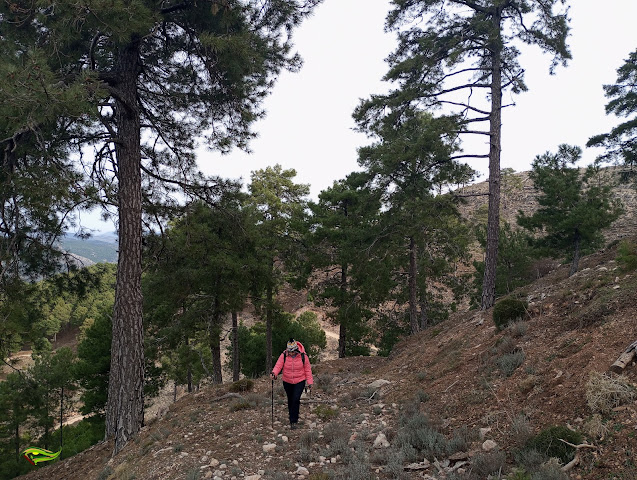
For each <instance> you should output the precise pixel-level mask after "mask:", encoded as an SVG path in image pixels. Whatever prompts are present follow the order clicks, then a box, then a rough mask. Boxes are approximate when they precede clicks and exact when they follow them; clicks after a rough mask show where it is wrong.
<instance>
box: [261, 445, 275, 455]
mask: <svg viewBox="0 0 637 480" xmlns="http://www.w3.org/2000/svg"><path fill="white" fill-rule="evenodd" d="M274 450H276V443H266V444H265V445H263V453H273V452H274Z"/></svg>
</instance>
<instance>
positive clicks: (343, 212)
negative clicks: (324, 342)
mask: <svg viewBox="0 0 637 480" xmlns="http://www.w3.org/2000/svg"><path fill="white" fill-rule="evenodd" d="M309 207H310V210H311V213H312V215H311V216H310V218H309V219H308V222H309V224H310V225H309V229H308V230H309V232H310V234H309V239H308V243H309V245H311V248H309V249H308V263H309V265H310V267H311V268H312V269H314V270H317V271H321V272H324V275H320V276H318V275H317V276H316V277H318V278H317V280H318V281H315V282H313V289H312V291H311V296H312V298H313V299H314V302H315V304H317V305H320V306H326V307H331V308H329V309H328V318H329V319H330V320H332V321H333V322H334V323H335V324H337V325H339V326H340V330H339V356H341V357H342V356H349V355H368V354H369V347H368V346H367V342H368V341H369V337H370V335H371V326H370V324H369V320H370V318H371V317H372V311H371V307H373V306H375V305H376V304H377V303H378V301H379V298H380V297H382V294H379V292H382V291H384V288H386V282H387V281H388V277H387V270H386V269H379V268H378V267H379V266H378V265H376V264H374V263H373V262H370V261H369V255H368V253H367V252H368V249H370V248H371V247H372V245H373V244H374V242H375V240H376V238H377V235H378V222H377V219H378V213H379V209H380V198H379V195H378V193H377V192H373V191H372V190H371V189H370V188H369V186H368V185H367V176H366V175H364V174H361V173H352V174H350V175H348V176H347V177H346V178H345V179H344V180H339V181H336V182H334V184H333V185H332V186H331V187H330V188H327V189H325V190H323V191H322V192H321V193H320V194H319V201H318V203H310V205H309ZM335 265H337V266H338V267H337V268H334V266H335Z"/></svg>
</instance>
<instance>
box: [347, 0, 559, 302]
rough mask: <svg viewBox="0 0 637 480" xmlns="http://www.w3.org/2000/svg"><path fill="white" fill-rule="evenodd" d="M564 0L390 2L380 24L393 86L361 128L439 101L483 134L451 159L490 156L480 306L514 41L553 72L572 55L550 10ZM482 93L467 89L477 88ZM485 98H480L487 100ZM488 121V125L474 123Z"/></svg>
mask: <svg viewBox="0 0 637 480" xmlns="http://www.w3.org/2000/svg"><path fill="white" fill-rule="evenodd" d="M558 3H561V4H564V3H565V2H564V1H563V0H484V1H475V0H450V1H445V0H396V1H394V2H393V4H394V6H395V7H394V9H393V10H392V11H391V12H390V13H389V15H388V17H387V22H386V28H387V29H388V30H393V31H396V32H397V35H398V48H397V49H396V51H395V52H394V53H393V54H392V55H390V56H389V58H388V63H389V65H390V69H389V72H388V73H387V74H386V75H385V77H384V79H385V80H388V81H392V82H396V83H398V88H397V89H396V90H394V91H391V92H390V93H389V94H387V95H384V96H373V97H372V98H371V99H370V100H368V101H365V102H363V103H362V104H361V105H360V106H359V107H358V109H357V112H356V114H355V115H356V118H357V121H358V124H359V126H360V128H361V129H363V130H366V129H368V128H369V126H370V124H373V123H374V122H375V121H376V119H378V118H380V117H383V116H385V115H393V116H395V117H396V118H399V117H400V114H401V112H402V111H403V110H404V109H405V108H407V107H409V108H412V109H414V108H421V109H431V108H440V107H444V108H446V109H448V110H450V111H452V112H453V113H454V114H455V115H456V121H457V129H456V130H457V134H458V135H463V136H464V135H465V134H474V135H480V136H485V137H488V139H489V152H488V154H482V153H480V152H470V153H467V154H461V155H456V158H469V157H473V158H488V159H489V218H488V229H487V247H486V268H485V276H484V281H483V291H482V301H481V307H482V309H487V308H489V307H491V306H493V303H494V299H495V273H496V272H495V268H496V259H497V245H498V229H499V210H500V204H499V202H500V150H501V123H502V122H501V110H502V108H503V105H502V95H503V93H504V92H505V91H510V92H512V93H519V92H521V91H524V90H526V85H525V84H524V70H523V69H522V68H521V67H520V65H519V63H518V57H519V55H520V50H519V49H518V47H517V46H516V44H519V43H526V44H533V45H537V46H539V47H540V48H541V49H542V50H543V51H545V52H547V53H549V54H551V55H553V63H552V64H551V72H552V71H553V69H554V67H555V66H557V64H558V63H560V62H566V60H567V59H569V58H570V53H569V51H568V49H567V46H566V43H565V41H566V36H567V34H568V18H567V15H566V13H561V12H555V7H556V5H557V4H558ZM480 91H482V92H485V95H483V96H478V95H473V94H474V93H476V92H480ZM485 99H486V101H485ZM482 122H486V123H488V125H489V128H488V129H486V128H483V129H477V128H475V127H474V125H475V124H480V123H482Z"/></svg>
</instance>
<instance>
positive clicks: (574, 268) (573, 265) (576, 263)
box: [568, 229, 582, 277]
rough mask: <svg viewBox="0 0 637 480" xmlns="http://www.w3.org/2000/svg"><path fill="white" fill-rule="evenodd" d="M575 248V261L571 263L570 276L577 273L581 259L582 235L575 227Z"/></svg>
mask: <svg viewBox="0 0 637 480" xmlns="http://www.w3.org/2000/svg"><path fill="white" fill-rule="evenodd" d="M573 243H574V245H573V247H574V250H573V262H572V263H571V269H570V270H569V272H568V276H569V277H570V276H571V275H575V273H576V272H577V269H578V268H579V259H580V255H581V252H580V246H581V243H582V236H581V235H580V233H579V230H577V229H575V239H574V241H573Z"/></svg>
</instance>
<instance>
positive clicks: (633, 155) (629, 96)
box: [586, 50, 637, 170]
mask: <svg viewBox="0 0 637 480" xmlns="http://www.w3.org/2000/svg"><path fill="white" fill-rule="evenodd" d="M604 92H605V94H606V97H607V98H609V99H610V101H609V102H608V103H607V104H606V114H607V115H608V114H610V113H613V114H615V115H616V116H617V117H623V118H627V120H626V121H625V122H622V123H620V124H619V125H617V126H616V127H615V128H613V129H612V130H611V131H610V132H609V133H604V134H601V135H595V136H594V137H592V138H591V139H590V140H589V141H588V143H587V144H586V146H587V147H593V146H599V147H604V148H605V149H606V153H604V154H603V155H601V156H600V157H599V160H601V161H622V162H623V163H624V165H626V166H627V167H629V168H630V169H631V170H632V169H633V167H635V166H637V50H635V51H634V52H632V53H631V54H630V55H628V58H627V59H626V61H625V63H624V64H623V65H622V66H621V67H619V68H618V69H617V80H616V81H615V83H614V84H610V85H604Z"/></svg>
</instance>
